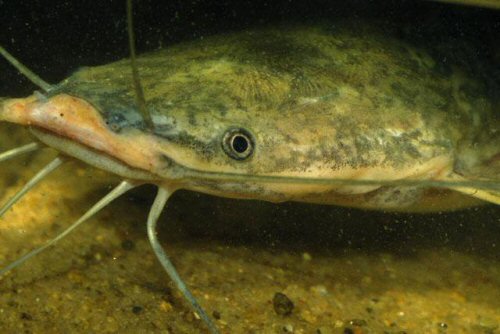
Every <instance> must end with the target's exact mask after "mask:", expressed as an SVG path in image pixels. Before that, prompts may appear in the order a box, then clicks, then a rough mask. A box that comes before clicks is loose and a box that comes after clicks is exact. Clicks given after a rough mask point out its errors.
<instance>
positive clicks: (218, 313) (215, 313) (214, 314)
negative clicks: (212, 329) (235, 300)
mask: <svg viewBox="0 0 500 334" xmlns="http://www.w3.org/2000/svg"><path fill="white" fill-rule="evenodd" d="M212 316H213V317H214V319H216V320H220V312H219V311H213V312H212Z"/></svg>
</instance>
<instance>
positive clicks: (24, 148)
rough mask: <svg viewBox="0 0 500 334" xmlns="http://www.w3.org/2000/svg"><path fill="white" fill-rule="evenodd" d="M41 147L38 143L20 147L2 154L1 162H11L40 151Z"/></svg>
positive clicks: (0, 155) (0, 154)
mask: <svg viewBox="0 0 500 334" xmlns="http://www.w3.org/2000/svg"><path fill="white" fill-rule="evenodd" d="M39 147H40V145H39V144H38V143H29V144H26V145H24V146H19V147H16V148H13V149H11V150H8V151H5V152H3V153H0V162H2V161H5V160H9V159H12V158H15V157H17V156H18V155H21V154H24V153H29V152H32V151H35V150H36V149H38V148H39Z"/></svg>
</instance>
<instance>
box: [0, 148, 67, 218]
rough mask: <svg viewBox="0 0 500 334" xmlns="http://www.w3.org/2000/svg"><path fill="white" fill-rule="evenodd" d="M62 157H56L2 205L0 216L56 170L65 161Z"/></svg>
mask: <svg viewBox="0 0 500 334" xmlns="http://www.w3.org/2000/svg"><path fill="white" fill-rule="evenodd" d="M63 161H64V160H63V159H62V158H59V157H57V158H55V159H54V160H52V161H51V162H50V163H49V164H48V165H46V166H45V167H44V168H42V169H41V170H40V171H39V172H38V173H37V174H36V175H35V176H33V178H31V180H29V181H28V182H27V183H26V184H25V185H24V186H23V187H22V188H21V190H19V191H18V192H17V193H16V194H15V195H14V196H12V198H10V199H9V200H8V201H7V203H5V204H4V205H3V206H2V207H0V217H2V216H3V215H4V214H5V212H7V210H9V209H10V208H11V207H12V206H13V205H14V204H15V203H16V202H17V201H19V200H20V199H21V198H22V197H23V196H24V195H25V194H26V193H27V192H28V191H30V190H31V189H33V187H35V186H36V185H37V184H38V183H39V182H40V181H41V180H43V179H44V178H45V177H46V176H47V175H49V174H50V173H51V172H52V171H54V170H55V169H56V168H57V167H59V166H61V164H62V163H63Z"/></svg>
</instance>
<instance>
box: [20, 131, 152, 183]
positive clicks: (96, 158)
mask: <svg viewBox="0 0 500 334" xmlns="http://www.w3.org/2000/svg"><path fill="white" fill-rule="evenodd" d="M29 130H30V132H31V133H32V134H33V135H34V136H35V137H36V138H37V139H39V140H40V141H41V142H42V143H44V144H46V145H47V146H49V147H52V148H54V149H56V150H57V151H59V152H62V153H63V154H65V155H67V156H70V157H73V158H76V159H78V160H80V161H83V162H85V163H87V164H89V165H91V166H94V167H97V168H99V169H103V170H106V171H108V172H111V173H113V174H116V175H119V176H122V177H125V178H127V179H134V180H141V181H150V182H151V181H158V180H159V179H160V177H159V176H157V175H155V174H152V173H150V172H148V171H145V170H142V169H138V168H133V167H131V166H128V165H127V164H125V163H124V162H122V161H120V160H119V159H116V158H115V157H112V156H110V155H108V154H106V153H105V152H101V151H98V150H96V149H94V148H92V147H89V146H86V145H83V144H81V143H79V142H76V141H73V140H71V139H70V138H68V137H64V136H61V135H59V134H56V133H53V132H51V131H49V130H47V129H44V128H40V127H35V126H32V127H30V129H29ZM155 183H156V182H155Z"/></svg>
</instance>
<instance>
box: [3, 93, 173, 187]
mask: <svg viewBox="0 0 500 334" xmlns="http://www.w3.org/2000/svg"><path fill="white" fill-rule="evenodd" d="M0 120H5V121H8V122H12V123H16V124H20V125H27V126H29V127H30V129H31V131H32V133H33V134H34V135H35V136H36V137H37V138H38V139H39V140H40V141H42V142H43V143H45V144H47V145H48V146H50V147H53V148H55V149H57V150H59V151H61V152H63V153H65V154H67V155H69V156H72V157H75V158H77V159H79V160H82V161H84V162H86V163H88V164H90V165H92V166H95V167H98V168H101V169H104V170H107V171H109V172H112V173H114V174H117V175H120V176H123V177H126V178H129V179H135V180H143V181H155V183H158V182H160V180H161V182H164V180H165V174H166V173H167V174H168V177H167V179H169V180H172V181H173V182H176V180H177V179H179V178H182V173H181V172H180V171H181V169H182V167H181V166H172V163H171V162H170V163H169V164H166V162H165V159H164V158H163V156H164V152H163V151H164V150H163V149H162V146H161V142H160V141H159V140H158V138H156V137H155V136H154V135H153V134H149V133H147V132H144V131H142V130H140V129H131V130H130V131H126V132H121V133H116V132H113V131H112V130H111V129H110V128H109V127H108V125H107V124H106V122H105V120H104V119H103V117H102V116H101V114H100V113H99V111H98V110H97V109H96V108H95V107H94V106H93V105H92V104H90V103H89V102H87V101H86V100H84V99H81V98H78V97H74V96H71V95H67V94H58V95H55V96H52V97H50V98H46V97H40V96H38V95H37V94H35V95H33V96H30V97H28V98H25V99H12V100H8V101H7V102H4V104H3V106H2V109H1V110H0ZM166 167H167V168H166ZM166 169H171V172H170V171H168V170H167V171H166Z"/></svg>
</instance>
